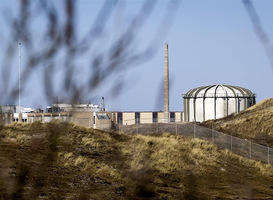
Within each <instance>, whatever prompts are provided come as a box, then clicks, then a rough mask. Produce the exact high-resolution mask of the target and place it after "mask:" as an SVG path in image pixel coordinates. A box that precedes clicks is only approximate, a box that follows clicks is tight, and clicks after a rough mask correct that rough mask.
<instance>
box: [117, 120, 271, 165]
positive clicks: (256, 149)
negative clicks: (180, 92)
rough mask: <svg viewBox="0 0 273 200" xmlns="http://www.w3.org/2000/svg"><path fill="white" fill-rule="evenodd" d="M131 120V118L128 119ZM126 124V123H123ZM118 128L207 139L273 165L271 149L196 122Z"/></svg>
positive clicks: (219, 146)
mask: <svg viewBox="0 0 273 200" xmlns="http://www.w3.org/2000/svg"><path fill="white" fill-rule="evenodd" d="M130 121H132V120H130ZM124 124H126V123H124ZM118 130H119V131H120V132H124V133H127V134H162V133H172V134H179V135H183V136H186V137H189V138H199V139H202V140H208V141H210V142H212V143H214V144H216V145H217V146H218V148H220V149H228V150H230V151H232V152H233V153H236V154H238V155H241V156H244V157H247V158H250V159H253V160H257V161H261V162H263V163H267V164H271V165H273V149H272V148H270V147H266V146H263V145H260V144H257V143H254V142H251V141H249V140H246V139H241V138H238V137H234V136H232V135H229V134H225V133H222V132H219V131H216V130H214V129H212V128H211V129H210V128H206V127H203V126H199V125H197V124H196V123H180V122H179V123H178V122H176V123H151V124H149V123H147V124H140V123H137V124H131V125H122V124H119V125H118Z"/></svg>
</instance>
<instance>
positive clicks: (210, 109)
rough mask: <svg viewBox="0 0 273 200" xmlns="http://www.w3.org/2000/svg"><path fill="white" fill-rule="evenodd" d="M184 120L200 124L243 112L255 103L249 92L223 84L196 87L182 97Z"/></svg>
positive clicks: (252, 94) (254, 96)
mask: <svg viewBox="0 0 273 200" xmlns="http://www.w3.org/2000/svg"><path fill="white" fill-rule="evenodd" d="M183 98H184V120H185V121H186V122H202V121H205V120H210V119H219V118H223V117H226V116H228V115H230V114H233V113H238V112H240V111H242V110H245V109H247V108H249V107H250V106H252V105H253V104H255V103H256V100H255V98H256V95H255V94H254V93H252V92H251V91H250V90H248V89H246V88H243V87H239V86H231V85H224V84H214V85H208V86H202V87H197V88H194V89H191V90H189V91H188V92H187V93H186V94H184V95H183Z"/></svg>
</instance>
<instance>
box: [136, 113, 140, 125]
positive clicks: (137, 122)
mask: <svg viewBox="0 0 273 200" xmlns="http://www.w3.org/2000/svg"><path fill="white" fill-rule="evenodd" d="M135 123H136V124H139V123H140V113H139V112H136V113H135Z"/></svg>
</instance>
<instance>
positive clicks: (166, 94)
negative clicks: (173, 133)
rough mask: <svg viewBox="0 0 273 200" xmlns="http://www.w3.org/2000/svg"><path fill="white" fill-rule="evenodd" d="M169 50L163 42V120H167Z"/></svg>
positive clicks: (166, 121)
mask: <svg viewBox="0 0 273 200" xmlns="http://www.w3.org/2000/svg"><path fill="white" fill-rule="evenodd" d="M169 112H170V111H169V52H168V44H167V43H166V44H165V72H164V122H165V123H168V122H169V121H170V120H169V118H170V117H169Z"/></svg>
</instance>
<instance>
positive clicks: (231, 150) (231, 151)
mask: <svg viewBox="0 0 273 200" xmlns="http://www.w3.org/2000/svg"><path fill="white" fill-rule="evenodd" d="M230 151H231V152H232V135H230Z"/></svg>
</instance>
